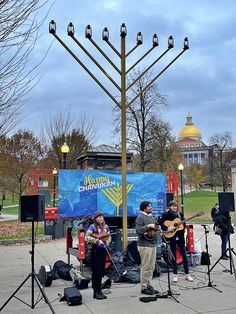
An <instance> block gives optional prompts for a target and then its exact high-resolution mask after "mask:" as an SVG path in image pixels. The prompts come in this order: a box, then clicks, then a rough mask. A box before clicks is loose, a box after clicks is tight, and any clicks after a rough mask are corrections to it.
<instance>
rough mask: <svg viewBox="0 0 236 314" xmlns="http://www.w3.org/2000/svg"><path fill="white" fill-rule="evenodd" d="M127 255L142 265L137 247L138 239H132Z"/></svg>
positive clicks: (132, 260)
mask: <svg viewBox="0 0 236 314" xmlns="http://www.w3.org/2000/svg"><path fill="white" fill-rule="evenodd" d="M127 255H128V257H129V259H130V260H131V262H133V263H135V264H138V265H140V263H141V258H140V254H139V252H138V248H137V241H132V242H130V243H129V244H128V247H127Z"/></svg>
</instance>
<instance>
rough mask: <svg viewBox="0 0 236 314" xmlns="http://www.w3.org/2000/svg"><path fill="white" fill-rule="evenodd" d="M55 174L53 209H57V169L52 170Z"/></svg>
mask: <svg viewBox="0 0 236 314" xmlns="http://www.w3.org/2000/svg"><path fill="white" fill-rule="evenodd" d="M52 174H53V207H56V180H57V168H54V169H53V170H52Z"/></svg>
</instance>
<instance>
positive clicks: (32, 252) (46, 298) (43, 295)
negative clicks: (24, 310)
mask: <svg viewBox="0 0 236 314" xmlns="http://www.w3.org/2000/svg"><path fill="white" fill-rule="evenodd" d="M31 232H32V234H31V244H32V246H31V251H29V254H31V273H29V274H28V276H27V277H26V278H25V279H24V281H23V282H22V283H21V284H20V285H19V287H18V288H17V289H16V290H15V292H13V294H12V295H11V296H10V297H9V298H8V300H7V301H6V302H5V303H4V304H3V306H2V307H1V308H0V312H1V311H2V309H3V308H4V307H5V306H6V305H7V304H8V302H10V300H11V299H12V298H13V297H14V298H16V299H17V300H19V301H21V302H22V303H24V304H26V305H27V306H29V307H31V309H34V308H35V306H36V305H37V304H38V303H39V302H40V301H41V300H42V299H43V298H44V300H45V302H46V303H47V304H48V306H49V308H50V310H51V312H52V313H53V314H56V312H55V311H54V309H53V307H52V305H51V303H50V302H49V299H48V297H47V295H46V293H45V291H44V289H43V287H42V285H41V283H40V281H39V279H38V277H37V275H36V274H35V269H34V245H35V240H34V220H32V227H31ZM30 278H31V304H28V303H27V302H25V301H24V300H22V299H20V298H18V297H17V296H16V293H17V292H18V291H19V290H20V289H21V287H23V285H24V284H25V283H26V282H27V280H28V279H30ZM34 282H36V284H37V285H38V288H39V290H40V292H41V294H42V296H41V298H40V299H39V300H37V301H36V302H34Z"/></svg>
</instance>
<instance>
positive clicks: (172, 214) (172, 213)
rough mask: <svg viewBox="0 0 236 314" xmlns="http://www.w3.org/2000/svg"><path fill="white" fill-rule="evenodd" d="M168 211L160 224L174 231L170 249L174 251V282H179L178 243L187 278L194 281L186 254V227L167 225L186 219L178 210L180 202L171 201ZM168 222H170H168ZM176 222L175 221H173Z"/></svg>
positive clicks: (163, 228)
mask: <svg viewBox="0 0 236 314" xmlns="http://www.w3.org/2000/svg"><path fill="white" fill-rule="evenodd" d="M168 209H169V210H168V211H167V212H165V213H163V215H162V217H161V219H160V225H161V228H162V230H163V231H168V232H173V235H172V236H171V237H170V239H169V240H170V250H171V253H172V267H173V273H174V277H173V280H172V281H173V282H175V283H177V282H178V267H177V262H176V245H178V247H179V248H180V253H181V255H182V257H183V265H184V272H185V275H186V276H185V279H186V280H188V281H193V278H192V277H191V276H190V275H189V268H188V259H187V254H186V247H185V239H184V231H185V228H183V229H182V230H178V231H176V228H175V227H174V226H169V227H167V226H166V225H165V222H166V224H171V222H172V221H173V220H175V219H176V218H179V219H180V221H182V220H183V219H184V217H183V214H182V213H180V212H179V211H177V209H178V203H177V202H175V201H170V203H169V206H168ZM167 222H168V223H167ZM173 224H174V223H173Z"/></svg>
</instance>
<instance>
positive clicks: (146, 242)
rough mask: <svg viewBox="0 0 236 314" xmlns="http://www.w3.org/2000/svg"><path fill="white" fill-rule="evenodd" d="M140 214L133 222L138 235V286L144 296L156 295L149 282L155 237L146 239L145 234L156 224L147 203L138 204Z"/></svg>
mask: <svg viewBox="0 0 236 314" xmlns="http://www.w3.org/2000/svg"><path fill="white" fill-rule="evenodd" d="M140 211H141V213H140V214H139V216H138V217H137V219H136V221H135V229H136V233H137V234H138V241H137V248H138V252H139V254H140V258H141V270H140V284H141V293H142V294H146V295H154V294H157V293H158V291H157V290H155V289H154V288H153V287H152V286H151V280H152V277H153V272H154V269H155V265H156V245H157V237H156V236H155V237H153V238H152V239H147V238H146V237H145V233H146V232H147V231H148V230H149V229H155V227H156V224H155V220H154V217H153V216H152V204H151V203H150V202H149V201H143V202H141V203H140Z"/></svg>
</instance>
